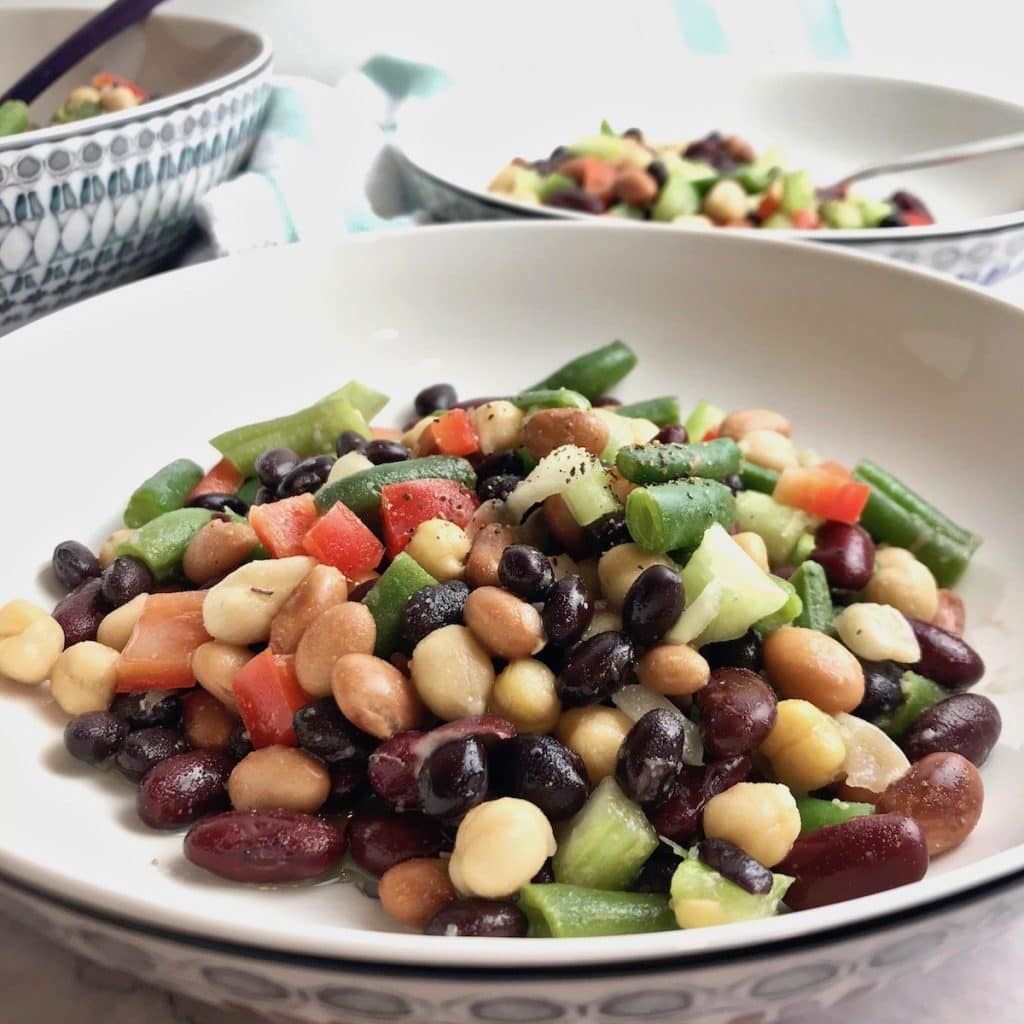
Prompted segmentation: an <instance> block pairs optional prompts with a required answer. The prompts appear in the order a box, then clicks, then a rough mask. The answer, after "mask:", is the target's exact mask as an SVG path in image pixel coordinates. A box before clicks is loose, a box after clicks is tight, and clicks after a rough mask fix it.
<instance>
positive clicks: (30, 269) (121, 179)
mask: <svg viewBox="0 0 1024 1024" xmlns="http://www.w3.org/2000/svg"><path fill="white" fill-rule="evenodd" d="M85 16H86V15H85V14H84V13H83V12H82V11H81V10H79V11H74V10H68V9H63V8H58V9H54V8H31V9H28V8H23V9H7V10H0V67H2V68H4V69H5V70H4V74H5V76H7V77H8V78H14V77H16V76H17V74H18V73H19V72H20V71H21V70H23V69H24V68H25V67H27V65H28V64H30V63H31V62H32V61H34V60H35V59H36V57H37V56H38V55H39V54H40V53H43V52H45V51H46V50H47V49H48V48H49V47H50V46H52V45H53V44H54V43H56V42H57V41H59V40H60V39H61V38H63V37H64V36H66V35H67V34H68V33H69V32H70V31H71V30H72V29H73V28H74V27H75V26H76V25H77V24H79V23H80V22H81V21H82V20H83V18H84V17H85ZM270 64H271V50H270V44H269V42H268V40H267V39H266V38H265V37H263V36H261V35H259V34H258V33H255V32H251V31H249V30H247V29H243V28H237V27H234V26H231V25H226V24H222V23H219V22H214V21H206V20H202V19H196V18H182V17H176V16H171V15H163V14H155V15H153V16H151V17H150V18H149V19H147V21H146V22H145V23H144V24H142V25H139V26H136V27H135V28H132V29H130V30H128V31H127V32H125V33H123V34H122V35H120V36H119V37H118V38H117V39H115V40H113V41H111V42H110V43H108V44H107V45H106V46H104V47H102V48H101V49H100V50H98V51H97V52H96V53H94V54H93V55H92V56H90V57H89V58H87V59H86V61H84V62H83V63H82V64H81V65H80V66H79V67H78V68H76V69H75V70H73V71H72V72H69V73H68V74H67V75H65V76H64V77H63V78H62V79H61V80H59V81H58V82H57V83H55V84H54V85H53V86H52V87H51V88H50V89H48V90H47V91H46V93H44V94H43V96H41V97H40V98H39V99H38V100H37V101H36V103H35V104H33V107H32V113H33V115H34V119H35V121H36V122H37V123H39V124H47V123H48V121H49V117H50V115H51V114H52V113H53V111H54V110H55V109H56V108H57V107H58V106H59V105H60V104H61V103H62V102H63V100H64V99H65V98H66V97H67V94H68V93H69V92H70V90H71V89H72V88H74V86H75V85H81V84H84V83H85V82H87V81H88V80H89V79H90V78H91V77H92V75H93V74H95V73H96V72H98V71H112V72H114V73H116V74H121V75H124V76H126V77H128V78H131V79H133V80H134V81H137V82H138V83H139V84H140V85H142V86H143V87H144V88H146V89H147V90H148V91H149V92H150V93H151V94H152V95H154V96H155V97H157V98H155V99H153V100H151V101H150V102H148V103H146V104H144V105H142V106H139V107H136V108H134V109H131V110H126V111H122V112H119V113H112V114H106V115H103V116H101V117H97V118H93V119H90V120H86V121H79V122H74V123H72V124H68V125H56V126H52V127H47V128H41V129H38V130H36V131H31V132H26V133H24V134H21V135H15V136H10V137H4V138H0V334H3V333H5V332H7V331H9V330H11V329H12V328H14V327H16V326H18V325H19V324H21V323H23V322H25V321H27V320H29V319H32V318H34V317H37V316H40V315H42V314H43V313H47V312H50V311H51V310H53V309H56V308H58V307H59V306H63V305H65V304H67V303H69V302H73V301H75V300H76V299H80V298H83V297H85V296H87V295H91V294H94V293H95V292H98V291H102V290H103V289H106V288H110V287H113V286H115V285H118V284H122V283H124V282H125V281H130V280H132V279H133V278H136V277H139V276H141V275H143V274H146V273H148V272H151V271H152V270H154V269H157V268H158V267H159V266H160V265H161V264H162V263H163V262H164V261H166V260H167V258H168V257H169V256H170V255H172V254H173V253H174V252H175V251H176V250H177V249H179V248H180V246H181V244H182V242H183V240H184V239H185V238H186V237H187V235H188V232H189V230H190V228H191V225H192V212H193V208H194V206H195V202H196V200H197V198H199V197H200V196H201V195H203V193H205V192H206V191H207V190H208V189H210V188H212V187H213V186H214V185H217V184H219V183H220V182H221V181H223V180H225V178H228V177H230V176H231V175H232V174H234V172H235V171H236V170H237V169H238V167H239V166H240V164H241V163H242V161H243V160H244V159H245V157H246V155H247V154H248V152H249V149H250V148H251V146H252V143H253V141H254V139H255V135H256V132H257V129H258V127H259V125H260V121H261V117H262V113H263V109H264V106H265V104H266V100H267V96H268V85H267V76H268V74H269V71H270Z"/></svg>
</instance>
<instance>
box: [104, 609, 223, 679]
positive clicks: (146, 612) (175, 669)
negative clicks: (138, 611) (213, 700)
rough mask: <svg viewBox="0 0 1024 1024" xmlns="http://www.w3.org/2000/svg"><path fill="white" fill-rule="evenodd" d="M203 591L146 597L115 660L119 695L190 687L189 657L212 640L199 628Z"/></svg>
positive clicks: (190, 658) (190, 670) (190, 665)
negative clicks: (137, 691)
mask: <svg viewBox="0 0 1024 1024" xmlns="http://www.w3.org/2000/svg"><path fill="white" fill-rule="evenodd" d="M204 597H206V591H205V590H189V591H185V592H184V593H178V594H150V595H149V596H148V597H147V598H146V603H145V604H144V605H143V608H142V615H140V616H139V621H138V622H136V623H135V628H134V629H133V630H132V632H131V636H130V637H129V638H128V643H127V644H125V646H124V650H123V651H121V656H120V657H119V658H118V659H117V665H116V666H115V672H116V675H117V689H118V692H119V693H131V692H132V691H134V690H178V689H182V688H184V687H187V686H194V685H195V681H196V677H195V676H194V675H193V674H192V654H193V652H194V651H195V649H196V648H197V647H199V645H200V644H205V643H206V642H207V641H208V640H210V639H212V638H211V637H210V634H209V633H207V632H206V628H205V627H204V626H203V598H204Z"/></svg>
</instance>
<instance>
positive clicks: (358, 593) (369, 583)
mask: <svg viewBox="0 0 1024 1024" xmlns="http://www.w3.org/2000/svg"><path fill="white" fill-rule="evenodd" d="M376 582H377V581H376V580H375V579H368V580H363V582H362V583H357V584H356V585H355V586H354V587H353V588H352V589H351V590H350V591H349V594H348V599H349V600H350V601H362V599H363V598H364V597H366V595H367V594H368V593H369V592H370V591H371V590H373V588H374V585H375V584H376Z"/></svg>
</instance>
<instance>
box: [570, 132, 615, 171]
mask: <svg viewBox="0 0 1024 1024" xmlns="http://www.w3.org/2000/svg"><path fill="white" fill-rule="evenodd" d="M625 148H626V143H625V141H624V140H623V139H621V138H619V136H618V135H603V134H598V135H588V136H587V137H586V138H583V139H578V140H577V141H576V142H574V143H572V144H571V145H570V146H569V147H568V149H569V152H570V153H572V155H573V156H596V157H597V159H598V160H606V161H607V162H608V163H610V164H614V163H618V162H619V159H620V158H621V157H622V154H623V152H624V150H625Z"/></svg>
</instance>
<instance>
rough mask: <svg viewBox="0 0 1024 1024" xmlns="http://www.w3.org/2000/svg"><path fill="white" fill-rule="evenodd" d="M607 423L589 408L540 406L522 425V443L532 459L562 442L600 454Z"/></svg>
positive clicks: (539, 457) (607, 431)
mask: <svg viewBox="0 0 1024 1024" xmlns="http://www.w3.org/2000/svg"><path fill="white" fill-rule="evenodd" d="M610 433H611V431H610V429H609V427H608V424H607V423H605V421H604V420H602V419H601V417H600V416H597V415H595V414H594V413H593V412H591V411H590V410H589V409H541V410H540V411H539V412H535V413H534V414H533V415H532V416H531V417H530V418H529V419H528V420H527V421H526V424H525V425H524V427H523V443H524V444H525V445H526V447H527V450H528V451H529V452H530V454H531V455H532V456H533V457H534V458H535V459H543V458H544V456H545V455H550V454H551V453H552V452H553V451H554V450H555V449H556V448H561V447H563V445H567V444H571V445H576V447H578V448H583V449H584V450H586V451H588V452H590V454H591V455H600V454H601V452H603V451H604V449H605V446H606V445H607V444H608V437H609V435H610Z"/></svg>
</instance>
